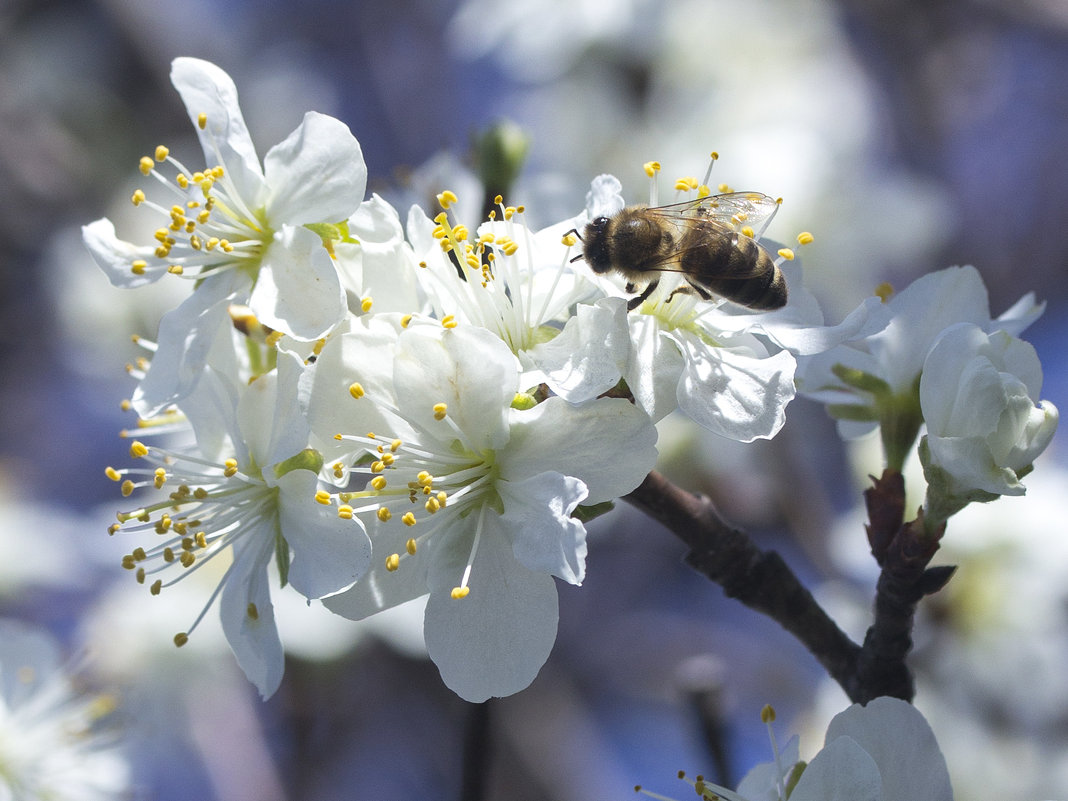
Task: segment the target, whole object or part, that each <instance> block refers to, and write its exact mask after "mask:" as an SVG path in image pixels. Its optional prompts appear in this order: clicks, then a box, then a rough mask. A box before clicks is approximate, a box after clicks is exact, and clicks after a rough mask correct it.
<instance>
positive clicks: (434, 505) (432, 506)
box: [423, 498, 441, 514]
mask: <svg viewBox="0 0 1068 801" xmlns="http://www.w3.org/2000/svg"><path fill="white" fill-rule="evenodd" d="M423 508H424V509H426V510H427V512H429V513H430V514H434V513H435V512H437V511H438V509H440V508H441V504H439V503H438V499H437V498H427V500H426V503H424V504H423Z"/></svg>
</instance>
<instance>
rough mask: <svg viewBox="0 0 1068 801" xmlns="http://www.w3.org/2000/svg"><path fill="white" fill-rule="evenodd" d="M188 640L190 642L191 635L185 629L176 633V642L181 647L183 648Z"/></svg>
mask: <svg viewBox="0 0 1068 801" xmlns="http://www.w3.org/2000/svg"><path fill="white" fill-rule="evenodd" d="M187 642H189V635H188V634H186V633H185V632H184V631H179V632H178V633H177V634H175V635H174V644H175V645H177V646H178V647H179V648H181V647H182V646H183V645H185V644H186V643H187Z"/></svg>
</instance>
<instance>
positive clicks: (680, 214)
mask: <svg viewBox="0 0 1068 801" xmlns="http://www.w3.org/2000/svg"><path fill="white" fill-rule="evenodd" d="M778 208H779V201H778V200H776V199H775V198H773V197H770V196H769V195H765V194H762V193H760V192H728V193H727V194H724V195H708V196H706V197H701V198H696V199H694V200H684V201H683V202H681V203H671V204H669V205H667V206H654V207H652V208H650V209H649V212H650V213H652V214H656V215H659V216H662V217H668V218H674V219H680V218H681V219H683V220H687V221H689V220H693V219H698V220H700V219H712V220H715V221H717V222H720V223H723V224H724V225H729V226H730V227H731V228H734V229H735V230H740V229H741V228H742V226H746V225H748V226H750V227H751V228H757V227H759V226H760V225H761V223H763V222H764V221H766V220H767V219H768V218H769V217H771V216H772V215H773V214H775V212H776V211H777V210H778Z"/></svg>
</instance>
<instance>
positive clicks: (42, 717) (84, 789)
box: [0, 620, 130, 801]
mask: <svg viewBox="0 0 1068 801" xmlns="http://www.w3.org/2000/svg"><path fill="white" fill-rule="evenodd" d="M114 705H115V702H114V699H110V698H108V697H107V696H98V697H92V696H87V695H81V694H79V693H78V692H77V691H76V690H75V688H74V685H73V683H72V681H71V678H70V676H68V675H67V673H66V672H65V671H64V669H63V665H62V664H61V661H60V654H59V648H58V646H57V644H56V643H55V642H54V641H53V640H52V638H51V637H50V636H48V635H47V634H46V633H45V632H43V631H40V630H37V629H34V628H32V627H30V626H28V625H26V624H24V623H19V622H17V621H14V620H2V621H0V798H4V799H12V801H15V800H16V799H17V801H108V800H109V799H120V798H126V797H128V793H129V792H130V776H129V773H130V770H129V766H128V765H127V763H126V760H125V759H124V757H123V756H122V754H121V752H120V751H119V749H118V745H119V743H118V740H117V739H116V736H115V733H114V732H111V733H109V732H108V731H107V730H106V728H103V727H102V726H101V725H100V723H101V718H102V717H103V716H104V715H105V714H107V712H108V711H109V710H110V709H112V708H114Z"/></svg>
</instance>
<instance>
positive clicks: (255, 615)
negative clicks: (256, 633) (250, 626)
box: [245, 601, 260, 620]
mask: <svg viewBox="0 0 1068 801" xmlns="http://www.w3.org/2000/svg"><path fill="white" fill-rule="evenodd" d="M245 612H246V614H248V616H249V619H250V620H259V619H260V610H259V609H257V608H256V604H254V603H252V601H249V602H248V607H247V608H246V609H245Z"/></svg>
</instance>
